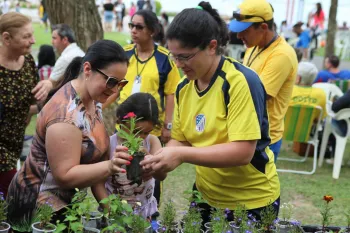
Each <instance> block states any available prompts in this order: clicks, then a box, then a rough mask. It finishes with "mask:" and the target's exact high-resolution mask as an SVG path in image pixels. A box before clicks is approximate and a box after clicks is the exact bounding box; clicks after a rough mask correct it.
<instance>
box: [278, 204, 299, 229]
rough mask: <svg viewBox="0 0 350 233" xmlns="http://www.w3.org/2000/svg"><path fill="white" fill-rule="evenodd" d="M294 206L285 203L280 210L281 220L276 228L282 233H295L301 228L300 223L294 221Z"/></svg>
mask: <svg viewBox="0 0 350 233" xmlns="http://www.w3.org/2000/svg"><path fill="white" fill-rule="evenodd" d="M293 209H294V206H293V205H292V204H291V203H283V204H282V206H281V208H280V213H281V218H280V219H278V221H277V222H276V228H277V229H278V232H280V233H289V232H295V231H296V228H298V227H299V226H300V222H298V221H296V220H293V219H292V215H293Z"/></svg>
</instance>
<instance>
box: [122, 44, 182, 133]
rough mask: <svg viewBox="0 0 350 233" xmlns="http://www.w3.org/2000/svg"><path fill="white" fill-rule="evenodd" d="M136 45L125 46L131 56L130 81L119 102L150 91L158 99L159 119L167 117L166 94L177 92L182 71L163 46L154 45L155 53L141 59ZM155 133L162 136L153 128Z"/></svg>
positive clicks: (128, 76)
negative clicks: (138, 93) (145, 58)
mask: <svg viewBox="0 0 350 233" xmlns="http://www.w3.org/2000/svg"><path fill="white" fill-rule="evenodd" d="M135 48H136V46H135V45H133V44H131V45H127V46H125V47H124V50H125V52H126V54H127V56H128V57H129V67H128V72H127V73H126V76H125V79H126V80H128V81H129V83H128V84H127V85H126V86H125V87H124V88H123V89H122V91H121V92H120V99H119V101H118V104H120V103H122V102H123V101H124V100H126V99H127V98H128V97H129V96H130V95H132V94H133V93H136V92H145V93H150V94H151V95H152V96H153V97H154V98H155V99H156V101H157V103H158V108H159V119H160V120H161V122H164V119H165V112H164V111H165V96H167V95H172V94H174V93H175V90H176V86H177V83H178V82H179V80H180V73H179V70H178V69H177V67H176V65H175V63H174V62H173V61H170V60H169V57H168V54H169V51H168V50H167V49H165V48H164V47H162V46H159V45H156V44H155V45H154V52H153V55H152V56H151V57H150V58H149V59H147V60H145V61H141V60H140V59H139V58H138V57H137V52H136V49H135ZM152 134H153V135H156V136H160V134H161V132H160V130H153V131H152Z"/></svg>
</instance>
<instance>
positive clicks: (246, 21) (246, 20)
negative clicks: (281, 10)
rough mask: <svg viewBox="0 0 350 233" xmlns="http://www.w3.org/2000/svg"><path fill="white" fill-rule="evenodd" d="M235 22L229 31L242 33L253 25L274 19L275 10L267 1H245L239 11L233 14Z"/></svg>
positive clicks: (231, 23) (231, 24)
mask: <svg viewBox="0 0 350 233" xmlns="http://www.w3.org/2000/svg"><path fill="white" fill-rule="evenodd" d="M233 18H234V19H233V20H232V21H231V22H230V25H229V29H230V31H232V32H241V31H244V30H246V29H247V28H248V27H250V26H251V25H252V24H253V23H259V22H266V21H269V20H271V19H272V18H273V8H272V6H271V4H270V3H268V2H267V1H266V0H244V1H243V2H242V3H241V4H240V5H239V6H238V11H236V12H233Z"/></svg>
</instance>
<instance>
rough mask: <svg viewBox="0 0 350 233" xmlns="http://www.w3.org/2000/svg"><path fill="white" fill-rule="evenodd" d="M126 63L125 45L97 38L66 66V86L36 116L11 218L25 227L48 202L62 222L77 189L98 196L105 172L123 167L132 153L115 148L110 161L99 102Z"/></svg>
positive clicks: (115, 85) (116, 85)
mask: <svg viewBox="0 0 350 233" xmlns="http://www.w3.org/2000/svg"><path fill="white" fill-rule="evenodd" d="M127 66H128V58H127V56H126V54H125V52H124V50H123V48H122V47H121V46H120V45H118V44H117V43H115V42H113V41H109V40H100V41H97V42H96V43H94V44H93V45H91V46H90V48H89V49H88V50H87V53H86V55H85V56H84V57H83V58H75V59H74V60H73V61H72V63H71V64H70V65H69V66H68V68H67V70H66V73H65V77H64V79H63V83H61V86H62V87H61V88H60V89H59V90H58V91H57V92H56V93H54V95H53V96H52V97H51V99H50V100H49V101H48V102H47V103H46V105H45V106H44V107H43V109H42V110H41V112H40V114H39V116H38V120H37V126H36V135H35V137H34V140H33V145H32V147H31V152H30V154H29V156H28V157H27V160H26V161H25V163H24V166H23V167H22V168H21V170H20V171H19V172H18V173H17V174H16V176H15V177H14V179H13V180H12V182H11V184H10V187H9V192H8V195H7V199H8V201H9V209H8V220H9V221H10V222H12V223H16V224H18V226H22V227H23V226H26V225H25V224H26V223H28V221H26V220H28V219H32V217H33V211H34V210H35V209H36V208H37V207H38V206H40V205H42V204H44V203H50V204H51V205H52V207H53V209H54V211H55V212H56V213H55V216H56V217H55V218H56V219H60V220H61V222H62V219H61V218H62V217H64V215H63V214H62V213H64V207H65V206H67V205H68V204H69V203H70V202H71V198H72V196H73V195H74V193H75V188H80V189H82V188H87V187H91V190H92V192H93V194H94V195H96V192H99V190H101V187H102V188H103V187H104V182H105V180H106V179H107V177H109V176H111V175H113V174H116V173H119V172H122V171H123V170H121V168H120V166H121V165H123V164H127V163H128V159H129V156H128V155H126V154H125V153H122V152H120V151H119V149H120V148H116V152H115V156H114V159H112V160H109V151H108V148H109V137H108V135H107V131H106V129H105V127H104V124H103V119H102V106H101V103H104V102H105V101H106V100H107V99H108V97H109V96H111V95H112V94H114V93H116V92H117V90H118V89H119V90H120V89H121V88H122V87H123V86H125V84H126V83H127V81H126V80H125V79H124V76H125V74H126V72H127ZM68 80H71V81H69V82H66V81H68ZM122 149H125V148H122ZM19 210H21V211H19ZM27 227H28V230H30V226H27Z"/></svg>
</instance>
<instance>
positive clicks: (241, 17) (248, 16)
mask: <svg viewBox="0 0 350 233" xmlns="http://www.w3.org/2000/svg"><path fill="white" fill-rule="evenodd" d="M232 17H233V18H234V19H235V20H237V21H242V20H245V19H251V18H255V17H258V18H260V19H262V20H263V22H266V20H265V19H264V18H263V17H261V16H258V15H242V14H240V13H237V12H234V13H233V15H232Z"/></svg>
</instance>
